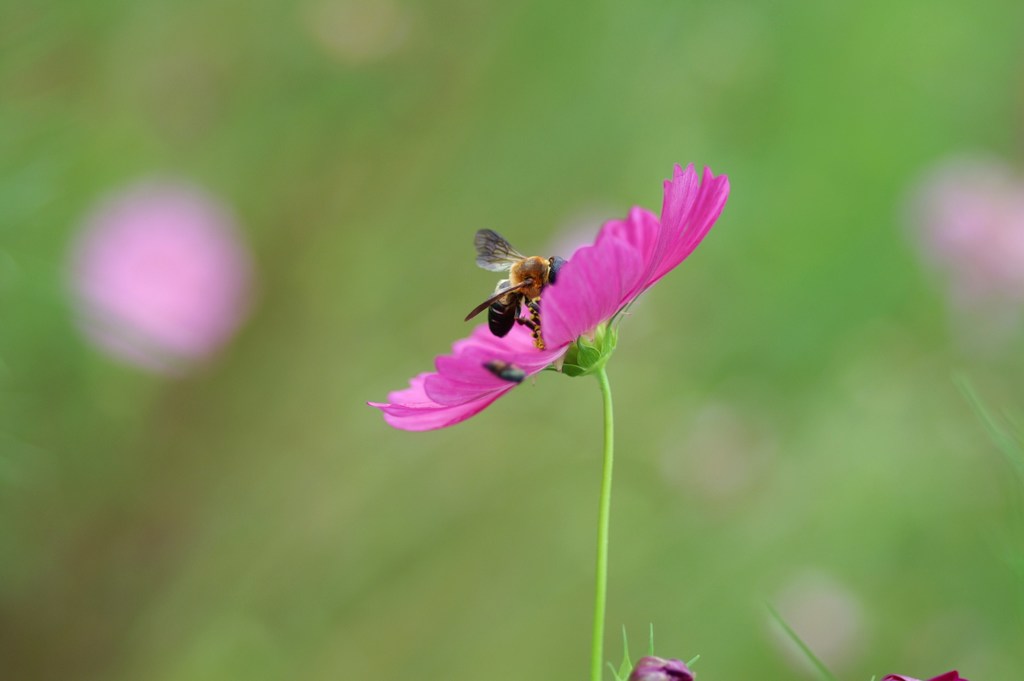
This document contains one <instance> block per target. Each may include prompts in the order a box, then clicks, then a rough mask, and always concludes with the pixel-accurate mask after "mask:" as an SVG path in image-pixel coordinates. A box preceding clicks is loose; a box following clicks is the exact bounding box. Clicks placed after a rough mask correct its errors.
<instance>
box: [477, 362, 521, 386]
mask: <svg viewBox="0 0 1024 681" xmlns="http://www.w3.org/2000/svg"><path fill="white" fill-rule="evenodd" d="M484 368H485V369H487V370H488V371H490V372H491V373H492V374H494V375H495V376H497V377H498V378H500V379H501V380H503V381H508V382H509V383H522V382H523V379H524V378H526V372H525V371H523V370H522V369H521V368H520V367H518V366H516V365H515V364H509V363H508V362H503V361H501V360H500V359H492V360H491V361H490V362H484Z"/></svg>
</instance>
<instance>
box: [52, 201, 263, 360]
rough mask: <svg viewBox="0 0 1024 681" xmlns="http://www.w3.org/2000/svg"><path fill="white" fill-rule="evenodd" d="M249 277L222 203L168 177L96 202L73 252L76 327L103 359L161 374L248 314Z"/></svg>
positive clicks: (214, 345) (207, 347)
mask: <svg viewBox="0 0 1024 681" xmlns="http://www.w3.org/2000/svg"><path fill="white" fill-rule="evenodd" d="M251 278H252V265H251V261H250V257H249V254H248V252H247V250H246V247H245V245H244V243H243V242H242V240H241V238H240V237H239V235H238V233H237V231H236V229H235V225H234V221H233V220H232V218H231V216H230V214H229V212H228V211H227V209H226V208H224V207H223V206H222V205H221V204H220V203H218V202H217V201H215V200H214V199H212V198H210V197H208V196H207V195H205V194H204V193H203V192H201V191H200V190H199V189H197V188H195V187H191V186H188V185H185V184H178V183H172V182H149V183H142V184H137V185H134V186H130V187H128V188H126V189H123V190H121V191H120V192H118V193H116V194H114V195H113V196H111V197H109V198H107V199H106V200H104V201H102V202H101V203H100V204H99V205H98V206H97V207H96V209H95V210H94V211H93V212H92V213H91V214H90V215H89V216H88V217H87V218H86V220H85V221H84V224H83V227H82V232H81V234H79V236H78V238H77V240H76V241H75V243H74V245H73V250H72V254H71V273H70V286H71V289H72V293H73V295H74V298H75V303H76V307H77V312H78V317H79V322H80V326H81V328H82V330H83V332H84V333H85V334H86V336H87V337H88V338H89V339H90V340H91V341H93V342H94V343H95V344H96V345H97V346H98V347H99V348H100V349H102V350H103V351H105V352H107V353H108V354H110V355H111V356H113V357H115V358H117V359H119V360H122V361H125V362H128V363H130V364H134V365H136V366H139V367H142V368H145V369H148V370H151V371H155V372H160V373H177V372H179V371H181V370H182V369H183V368H185V366H186V365H187V364H188V363H190V362H194V361H195V360H199V359H202V358H203V357H206V356H208V355H210V354H211V353H213V352H214V351H216V350H217V349H218V348H219V347H221V346H222V345H223V344H224V343H225V342H226V341H227V340H228V339H229V338H230V337H231V335H232V334H233V333H234V331H235V330H236V329H237V327H238V325H239V324H240V323H241V321H242V320H243V319H244V317H245V315H246V313H247V311H248V307H249V294H250V285H251Z"/></svg>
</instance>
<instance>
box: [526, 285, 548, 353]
mask: <svg viewBox="0 0 1024 681" xmlns="http://www.w3.org/2000/svg"><path fill="white" fill-rule="evenodd" d="M526 307H527V308H528V309H529V310H530V321H531V322H532V323H533V324H532V325H531V326H530V328H531V329H532V330H533V344H534V345H536V346H537V349H538V350H543V349H544V338H543V337H541V334H540V296H538V297H536V298H534V299H533V300H528V301H526Z"/></svg>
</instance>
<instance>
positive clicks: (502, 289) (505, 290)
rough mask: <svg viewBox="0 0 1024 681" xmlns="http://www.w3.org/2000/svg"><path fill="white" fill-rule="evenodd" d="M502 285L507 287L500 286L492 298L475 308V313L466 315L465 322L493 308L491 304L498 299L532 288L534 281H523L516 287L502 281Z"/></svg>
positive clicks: (505, 280)
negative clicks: (510, 293)
mask: <svg viewBox="0 0 1024 681" xmlns="http://www.w3.org/2000/svg"><path fill="white" fill-rule="evenodd" d="M502 283H503V284H505V285H504V286H500V285H499V286H498V289H497V290H496V291H495V292H494V295H492V296H491V297H490V298H488V299H487V300H485V301H484V302H482V303H480V304H479V305H477V306H476V307H475V308H473V311H472V312H470V313H469V314H468V315H466V318H465V319H464V320H463V321H466V322H468V321H469V320H470V319H472V318H473V317H475V316H477V315H478V314H480V313H481V312H483V311H484V310H486V309H487V308H489V307H490V306H491V303H493V302H494V301H496V300H497V299H498V298H501V297H502V296H503V295H505V294H506V293H509V292H511V291H518V290H519V289H521V288H526V287H527V286H530V285H531V284H533V279H527V280H525V281H521V282H519V283H518V284H516V285H515V286H509V285H508V279H504V280H502Z"/></svg>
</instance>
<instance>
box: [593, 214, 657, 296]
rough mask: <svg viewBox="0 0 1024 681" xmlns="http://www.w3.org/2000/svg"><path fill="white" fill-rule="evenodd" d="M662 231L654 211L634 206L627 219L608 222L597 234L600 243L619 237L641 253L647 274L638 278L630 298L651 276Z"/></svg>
mask: <svg viewBox="0 0 1024 681" xmlns="http://www.w3.org/2000/svg"><path fill="white" fill-rule="evenodd" d="M662 231H663V230H662V229H661V223H660V222H659V221H658V217H657V216H656V215H655V214H654V213H652V212H651V211H649V210H647V209H645V208H640V207H639V206H633V208H631V209H630V211H629V215H628V216H627V217H626V219H625V220H611V221H610V222H606V223H605V224H604V226H603V227H602V228H601V232H600V234H598V235H597V242H596V243H597V244H598V245H600V244H601V242H602V241H604V240H605V239H609V238H617V239H621V240H622V241H625V242H626V243H628V244H629V245H630V246H632V247H633V248H635V249H636V251H637V253H639V254H640V258H641V261H642V262H643V263H644V267H645V270H646V271H645V276H644V277H641V278H640V279H639V280H638V282H637V287H636V290H631V291H630V292H629V293H628V294H627V298H628V299H632V298H634V297H635V296H637V295H639V293H640V289H641V287H642V286H643V285H644V284H646V281H647V277H649V276H650V272H651V270H653V268H654V262H655V249H657V247H658V240H659V239H660V238H661V233H662Z"/></svg>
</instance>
